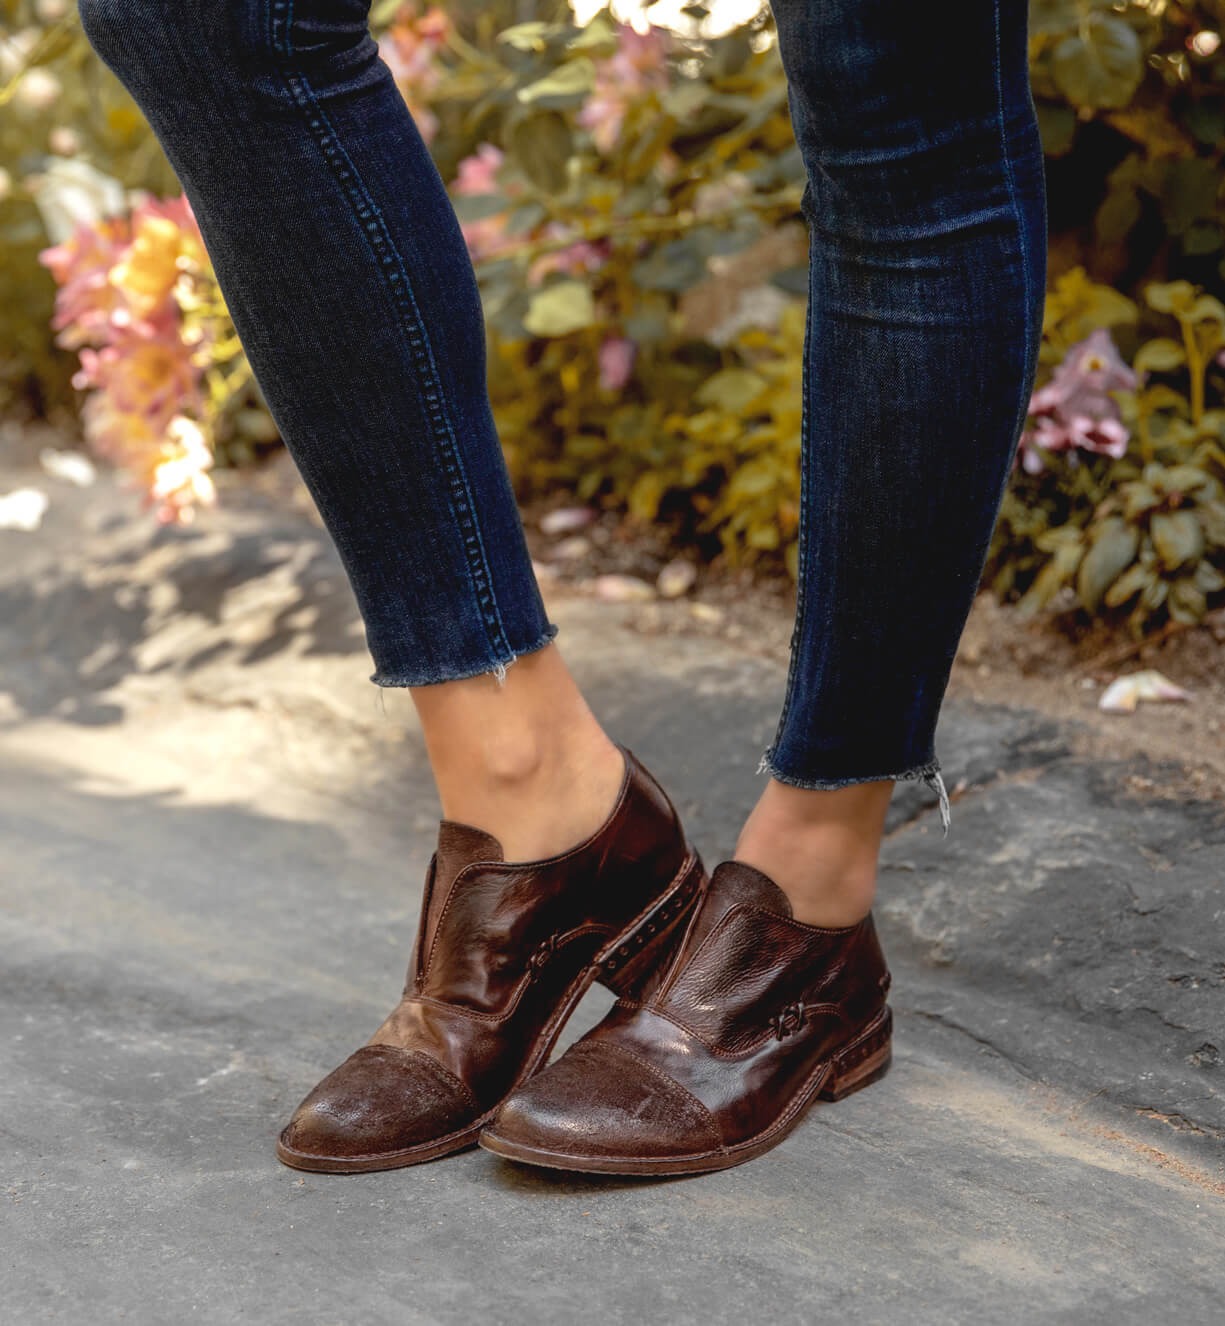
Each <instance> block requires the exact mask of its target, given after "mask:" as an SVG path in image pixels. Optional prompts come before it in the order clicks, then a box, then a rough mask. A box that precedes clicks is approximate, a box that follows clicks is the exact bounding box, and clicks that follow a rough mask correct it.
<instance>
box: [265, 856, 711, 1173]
mask: <svg viewBox="0 0 1225 1326" xmlns="http://www.w3.org/2000/svg"><path fill="white" fill-rule="evenodd" d="M707 882H708V879H707V875H706V869H705V867H704V866H703V864H702V858H701V857H700V856H699V855H698V853H697V852H696V851H695V850H694V849H693V848H692V847H690V848H689V849H688V852H687V854H686V856H685V860H684V862H683V863H682V864H681V868H680V870H679V871H678V872H677V873H676V874H675V875H674V876H673V878H672V882H671V883H670V884H669V885H668V888H667V890H666V891H665V892H664V893H663V894H662V895H661V896H660V897H659V898H658V899H657V900H656V901H655V902H654V903H652V904H651V906H650V907H648V908H647V909H646V910H645V911H644V912H641V913H640V914H639V915H638V916H636V917H635V918H634V920H633V921H632V922H631V923H630V924H629V925H628V926H627V927H626V928H625V930H623V931H622V932H621V934H619V935H618V936H617V937H616V939H614V940H612V941H611V942H609V943H608V944H606V945H605V946H604V948H602V949H601V950H600V952H599V953H598V954H597V955H596V957H595V958H594V959H593V960H592V962H591V964H590V966H588V967H585V968H584V969H583V971H582V973H581V974H580V975H579V976H578V978H577V979H576V980H575V981H574V983H573V984H572V985H571V986H570V988H569V990H568V991H567V992H566V994H565V995H564V996H563V998H562V999H561V1001H560V1003H559V1004H558V1006H557V1008H556V1009H555V1010H554V1012H553V1016H552V1017H551V1018H550V1019H549V1021H548V1022H547V1023H546V1024H545V1026H544V1030H543V1031H542V1032H541V1033H540V1035H539V1036H538V1037H537V1039H536V1043H535V1045H534V1046H533V1048H532V1052H531V1054H530V1055H529V1056H528V1059H527V1061H526V1063H525V1064H524V1066H523V1068H522V1069H521V1070H520V1072H519V1076H518V1077H517V1078H516V1079H515V1081H514V1083H513V1084H512V1085H511V1087H510V1089H509V1090H508V1091H507V1092H506V1095H505V1096H503V1097H502V1099H501V1100H499V1101H498V1102H497V1104H495V1105H493V1106H492V1107H491V1108H490V1109H488V1110H487V1111H486V1112H485V1113H484V1114H482V1115H481V1116H480V1118H479V1119H475V1120H474V1121H473V1122H472V1123H470V1124H466V1125H465V1126H464V1127H463V1128H461V1129H460V1130H458V1131H457V1132H454V1133H448V1134H447V1135H446V1136H445V1137H437V1138H434V1140H433V1141H430V1142H422V1143H419V1144H418V1145H417V1146H412V1147H406V1148H404V1149H403V1150H400V1151H387V1152H382V1153H380V1154H376V1155H369V1156H344V1157H337V1156H312V1155H309V1154H307V1153H305V1152H302V1151H295V1150H294V1149H293V1148H292V1147H290V1146H286V1144H285V1142H284V1141H283V1140H282V1138H281V1137H278V1138H277V1141H276V1154H277V1159H278V1160H280V1162H281V1163H282V1164H283V1165H288V1166H289V1168H290V1169H298V1170H306V1171H307V1172H308V1173H312V1174H368V1173H370V1172H372V1171H374V1170H381V1169H402V1168H404V1167H405V1166H406V1165H420V1164H423V1163H424V1162H425V1161H428V1160H438V1159H439V1158H440V1157H442V1156H449V1155H453V1154H454V1153H455V1152H457V1151H466V1150H468V1149H469V1148H470V1147H474V1146H476V1145H477V1141H478V1138H479V1134H480V1132H481V1129H482V1128H484V1127H485V1125H486V1124H487V1123H488V1122H489V1121H490V1120H491V1119H492V1118H493V1116H494V1115H495V1114H496V1113H497V1112H498V1110H499V1109H500V1108H501V1106H502V1102H503V1101H504V1100H506V1098H507V1096H509V1095H510V1094H511V1093H512V1092H514V1091H517V1090H518V1089H519V1087H521V1086H522V1085H523V1083H524V1082H526V1081H527V1080H528V1078H530V1077H532V1076H533V1075H534V1074H535V1073H537V1072H538V1071H539V1070H540V1069H541V1068H542V1067H543V1066H544V1064H545V1063H546V1062H547V1061H548V1057H549V1054H550V1052H551V1051H552V1049H553V1046H554V1044H555V1043H556V1041H557V1037H558V1036H559V1035H560V1034H561V1029H562V1027H563V1026H564V1025H565V1023H566V1021H567V1019H568V1018H569V1017H570V1014H571V1013H572V1012H573V1011H574V1008H575V1005H576V1004H577V1003H578V1001H579V1000H580V999H581V998H582V997H583V995H585V994H586V993H587V991H588V989H590V987H591V986H592V984H593V983H594V982H596V981H597V980H598V981H599V982H600V984H601V985H604V986H607V987H608V989H610V990H611V991H612V992H613V993H614V994H616V995H618V996H621V995H628V994H630V993H632V991H633V988H634V985H635V983H636V982H637V981H638V980H639V979H640V978H641V977H642V976H644V975H645V974H646V973H647V972H649V971H650V969H651V967H652V966H653V965H654V962H655V958H656V955H657V953H658V951H659V949H660V948H661V947H662V946H663V945H664V943H665V941H666V940H668V939H669V938H670V937H671V936H672V935H673V934H675V933H676V931H677V928H678V927H679V926H680V925H681V923H682V922H683V920H684V919H685V918H686V917H688V916H689V915H691V914H692V911H693V909H694V907H696V905H697V903H698V900H699V899H700V898H701V895H702V890H703V889H704V888H705V887H706V884H707Z"/></svg>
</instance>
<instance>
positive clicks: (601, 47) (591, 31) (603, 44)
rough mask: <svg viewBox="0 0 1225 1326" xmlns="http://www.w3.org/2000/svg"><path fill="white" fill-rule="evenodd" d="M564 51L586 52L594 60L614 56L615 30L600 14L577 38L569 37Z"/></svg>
mask: <svg viewBox="0 0 1225 1326" xmlns="http://www.w3.org/2000/svg"><path fill="white" fill-rule="evenodd" d="M566 50H568V51H586V53H587V54H588V55H591V56H593V57H595V58H596V59H601V58H603V57H605V56H609V55H614V54H616V50H617V32H616V29H615V28H614V27H613V25H612V24H611V23H610V22H609V21H608V19H607V18H606V17H605V15H604V13H603V12H601V13H599V14H597V15H596V16H595V17H594V18H593V19H592V20H591V22H590V23H588V24H587V26H586V27H585V28H583V29H582V30H581V31H580V32H579V33H578V35H577V36H575V37H571V39H570V40H569V41H568V42H567V43H566Z"/></svg>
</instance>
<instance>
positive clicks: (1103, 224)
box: [1069, 112, 1142, 244]
mask: <svg viewBox="0 0 1225 1326" xmlns="http://www.w3.org/2000/svg"><path fill="white" fill-rule="evenodd" d="M1069 114H1071V112H1069ZM1141 210H1142V209H1141V207H1140V195H1139V193H1138V192H1137V191H1136V190H1135V189H1134V188H1130V187H1128V186H1125V185H1123V186H1119V187H1117V188H1112V189H1110V190H1108V191H1107V194H1106V197H1105V198H1104V199H1103V200H1102V205H1101V206H1100V207H1099V208H1098V209H1097V212H1096V214H1095V215H1094V217H1093V231H1094V234H1095V235H1096V236H1097V239H1098V242H1099V243H1101V244H1119V243H1121V242H1122V241H1123V240H1125V239H1126V238H1127V236H1128V235H1130V234H1131V232H1132V230H1133V229H1134V228H1135V225H1136V222H1137V221H1139V220H1140V216H1141Z"/></svg>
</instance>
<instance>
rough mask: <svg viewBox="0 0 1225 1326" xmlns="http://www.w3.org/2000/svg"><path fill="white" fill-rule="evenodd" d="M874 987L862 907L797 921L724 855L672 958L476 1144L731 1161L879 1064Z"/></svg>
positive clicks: (638, 1169) (602, 1164) (686, 1165)
mask: <svg viewBox="0 0 1225 1326" xmlns="http://www.w3.org/2000/svg"><path fill="white" fill-rule="evenodd" d="M888 989H889V973H888V970H887V968H886V966H885V960H884V956H883V954H882V953H881V949H880V944H879V942H878V940H877V937H876V931H875V927H874V925H873V921H872V918H871V915H868V916H866V917H864V918H863V919H862V920H860V921H859V922H857V923H856V924H855V925H852V926H849V927H845V928H838V929H822V928H819V927H815V926H808V925H802V924H800V923H798V922H797V921H795V919H794V918H793V917H792V914H791V907H790V904H789V903H788V901H787V897H786V895H785V894H784V893H783V892H782V890H781V889H779V888H778V887H777V885H775V884H774V882H773V881H772V880H771V879H769V878H768V877H767V876H766V875H763V874H762V873H761V872H760V871H759V870H756V869H754V868H753V867H752V866H749V865H745V864H744V863H742V862H739V861H724V862H722V863H721V864H720V865H719V866H717V867H716V869H715V870H714V872H713V873H712V875H711V879H710V885H709V888H708V889H707V891H706V892H705V894H704V895H703V898H702V901H701V902H700V904H699V906H698V907H697V909H696V910H695V913H694V915H693V917H692V919H691V920H690V921H689V923H688V925H687V927H686V933H685V935H684V938H683V940H682V941H681V942H680V943H679V944H678V945H677V947H676V951H675V953H674V956H673V957H672V958H671V959H670V960H669V961H667V962H666V963H665V964H663V965H662V966H661V967H660V968H659V970H658V971H657V972H656V973H655V974H654V976H653V977H652V978H651V981H650V982H649V983H648V984H647V986H646V987H645V988H644V989H643V990H642V992H641V993H640V994H639V996H638V998H637V999H635V1000H626V999H620V1000H618V1002H617V1003H616V1004H615V1005H614V1007H613V1008H612V1010H611V1011H610V1012H609V1013H608V1014H607V1016H606V1017H605V1018H604V1019H603V1021H602V1022H600V1023H599V1024H598V1025H597V1026H596V1027H595V1028H594V1029H593V1030H592V1031H590V1032H588V1033H587V1035H586V1036H584V1037H582V1039H580V1040H578V1041H576V1042H575V1043H574V1044H573V1045H572V1046H570V1048H569V1049H567V1051H566V1052H565V1054H563V1055H562V1056H561V1057H560V1058H559V1059H557V1060H555V1061H554V1062H553V1063H551V1064H550V1065H549V1066H548V1067H547V1068H545V1069H544V1070H543V1071H542V1072H540V1073H538V1074H537V1075H536V1076H535V1077H534V1078H532V1079H531V1080H530V1081H529V1082H527V1083H526V1084H525V1085H524V1086H522V1087H520V1088H519V1089H518V1090H517V1091H515V1092H513V1093H512V1094H511V1095H510V1097H509V1098H508V1099H507V1100H506V1102H505V1103H504V1104H503V1105H502V1106H501V1108H500V1109H499V1110H498V1111H497V1113H496V1114H495V1115H494V1117H493V1118H492V1120H491V1121H490V1122H489V1124H488V1125H487V1126H486V1127H485V1129H484V1130H483V1131H482V1133H481V1136H480V1142H481V1145H482V1146H483V1147H485V1148H486V1149H487V1150H489V1151H493V1152H495V1153H496V1154H498V1155H501V1156H504V1157H506V1158H508V1159H510V1160H517V1161H522V1162H525V1163H528V1164H534V1165H543V1166H546V1167H549V1168H555V1169H566V1170H580V1171H586V1172H590V1173H606V1174H654V1175H664V1174H690V1173H699V1172H702V1171H706V1170H718V1169H727V1168H729V1167H731V1166H733V1165H739V1164H742V1163H743V1162H744V1161H747V1160H752V1159H753V1158H754V1157H756V1156H759V1155H761V1154H762V1153H763V1152H765V1151H768V1150H769V1149H770V1148H771V1147H773V1146H775V1145H777V1144H778V1143H779V1142H781V1141H782V1140H783V1138H784V1137H786V1136H787V1134H788V1133H789V1132H790V1131H791V1130H792V1129H793V1128H794V1127H795V1126H796V1124H797V1123H798V1122H799V1120H800V1118H801V1116H802V1114H803V1111H804V1109H805V1108H806V1107H807V1106H808V1105H809V1104H810V1103H811V1102H812V1101H814V1100H816V1099H824V1100H838V1099H840V1098H841V1097H843V1096H846V1095H848V1094H850V1093H851V1092H852V1091H857V1090H858V1089H859V1088H860V1087H863V1086H867V1085H868V1083H869V1082H872V1081H874V1080H875V1079H876V1078H878V1077H879V1076H881V1075H882V1074H883V1073H884V1071H885V1070H886V1068H887V1067H888V1064H889V1059H890V1046H891V1036H892V1018H891V1014H890V1011H889V1006H888V1004H887V1003H886V1002H885V997H886V994H887V992H888Z"/></svg>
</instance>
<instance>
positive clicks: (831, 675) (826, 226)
mask: <svg viewBox="0 0 1225 1326" xmlns="http://www.w3.org/2000/svg"><path fill="white" fill-rule="evenodd" d="M79 3H80V12H81V17H82V21H83V24H84V27H85V31H86V33H87V34H88V36H89V39H90V41H91V43H92V44H93V46H94V47H95V49H96V50H97V51H98V53H99V55H100V56H101V57H102V59H103V60H104V61H105V62H106V63H107V64H108V65H109V66H110V67H111V68H112V69H113V70H114V71H115V72H116V73H117V74H118V76H119V77H120V78H121V79H122V81H123V82H124V84H125V85H126V86H127V87H128V89H129V90H130V91H131V93H132V95H133V97H134V98H135V99H136V101H137V102H138V104H139V105H140V106H141V108H142V109H143V110H144V112H145V114H146V115H147V116H148V118H149V121H150V123H151V124H152V126H153V129H154V132H155V133H156V134H157V136H158V138H159V140H160V141H161V143H162V146H163V148H164V149H165V151H166V154H167V156H168V157H169V159H170V162H171V164H172V166H173V167H174V169H175V171H176V173H177V174H178V176H179V179H180V180H181V182H182V184H183V188H184V191H185V192H186V193H187V196H188V197H189V199H190V200H191V203H192V206H193V208H194V210H195V212H196V216H197V218H198V220H199V223H200V228H201V231H202V232H203V235H204V239H205V243H206V245H207V247H208V250H209V253H210V255H211V257H212V259H213V263H214V266H215V269H216V272H217V277H218V280H219V282H220V284H221V288H222V292H223V294H224V295H225V298H226V300H227V302H228V304H229V307H230V311H231V313H232V314H233V317H234V322H235V325H236V327H237V330H238V333H239V335H240V337H241V339H242V342H243V345H244V347H245V348H246V351H247V354H248V357H249V358H250V361H251V364H252V367H253V368H254V370H255V374H256V377H257V379H258V381H259V383H260V386H261V388H262V390H263V392H264V394H265V396H266V398H267V400H268V404H269V407H270V408H271V410H272V413H273V416H274V418H275V419H276V422H277V424H278V426H279V428H280V429H281V432H282V435H283V436H284V438H285V441H286V444H287V445H288V447H289V449H290V451H291V453H292V455H293V457H294V460H295V462H296V464H297V465H298V467H299V469H300V471H301V473H302V475H303V478H304V479H305V481H306V483H307V485H308V487H309V488H310V491H311V493H312V495H313V497H314V499H315V501H316V502H317V504H318V506H319V510H320V512H321V514H322V516H323V518H324V520H325V522H326V524H327V527H328V529H329V531H330V533H331V534H332V536H333V538H334V539H335V541H336V544H337V547H338V548H339V550H340V554H341V556H342V558H343V559H344V563H345V567H346V570H347V572H348V575H349V578H350V580H351V582H352V585H353V589H354V591H355V593H356V596H357V600H358V604H359V607H360V609H361V612H362V615H363V617H364V619H365V623H366V630H367V639H368V642H369V646H370V650H371V653H372V655H373V658H374V662H375V667H376V672H375V674H374V677H373V679H372V680H374V681H375V682H377V683H379V684H381V685H385V686H411V685H422V684H429V683H434V682H439V681H443V680H447V679H453V678H459V677H465V676H471V675H475V674H478V673H481V672H487V671H494V672H495V673H497V674H498V675H504V672H505V667H506V665H507V664H508V663H510V662H511V661H512V660H513V659H514V658H515V657H516V656H517V655H519V654H521V653H525V652H528V651H531V650H533V649H538V648H540V647H542V646H543V645H545V644H546V643H547V642H548V641H549V640H551V639H552V638H553V637H554V636H555V635H556V632H557V627H556V626H555V625H553V624H552V623H550V622H549V620H548V618H547V616H546V614H545V610H544V606H543V604H542V602H541V598H540V593H539V590H538V587H537V584H536V581H535V577H534V576H533V573H532V568H531V563H530V560H529V557H528V553H527V548H526V544H525V541H524V536H523V529H522V525H521V522H520V518H519V515H518V511H517V509H516V506H515V502H514V498H513V494H512V491H511V487H510V483H509V481H508V476H507V473H506V468H505V464H504V460H503V456H502V452H501V448H500V446H499V443H498V439H497V436H496V433H495V430H494V425H493V420H492V417H491V414H490V409H489V402H488V397H487V394H486V387H485V339H484V327H483V321H482V317H481V308H480V300H479V295H478V291H477V287H476V283H475V279H474V276H473V272H472V267H471V264H470V261H469V258H468V254H467V251H466V248H465V246H464V242H463V238H462V236H461V234H460V231H459V227H458V225H457V223H456V219H455V216H454V213H453V211H452V208H451V206H450V203H449V200H448V198H447V195H446V192H445V190H444V187H443V184H442V182H441V180H440V178H439V176H438V172H437V170H436V169H435V167H434V164H433V162H432V160H431V158H430V156H429V153H428V151H427V150H426V148H425V145H424V144H423V142H422V140H421V138H420V136H419V134H418V133H417V130H416V127H415V126H414V124H413V121H412V118H411V116H410V115H409V112H408V111H407V109H406V108H405V106H404V103H403V101H402V99H401V97H400V95H399V93H398V91H397V90H396V88H395V85H394V83H393V81H392V79H391V76H390V73H389V71H388V70H387V68H386V66H385V65H384V64H383V63H382V62H381V61H380V60H379V58H378V52H377V48H376V46H375V44H374V42H373V41H372V40H371V38H370V36H369V33H368V31H367V27H366V22H367V14H368V10H369V3H368V0H225V2H223V0H79ZM773 9H774V14H775V18H776V20H777V24H778V31H779V43H780V49H781V53H782V58H783V63H784V66H785V69H786V72H787V76H788V86H789V94H790V105H791V113H792V120H793V124H794V128H795V133H796V138H797V141H798V143H799V146H800V150H801V153H802V155H803V160H804V163H805V166H806V169H807V173H808V187H807V188H806V190H805V192H804V200H803V211H804V214H805V216H806V218H807V220H808V222H809V225H810V229H811V238H812V245H811V264H810V298H809V303H808V336H807V340H806V347H805V373H804V438H803V444H804V445H803V472H802V504H801V505H802V512H801V529H800V582H799V593H798V604H797V613H796V621H795V631H794V636H793V639H792V648H791V663H790V669H789V672H788V678H787V686H786V694H785V699H784V704H783V709H782V714H781V716H780V720H779V726H778V731H777V734H776V736H775V739H774V741H773V743H772V744H771V746H770V747H769V749H768V750H767V751H766V752H765V754H764V755H763V757H762V762H761V766H760V768H761V769H762V770H768V771H769V772H770V773H772V774H773V775H774V776H775V777H776V778H778V779H779V780H781V781H783V782H786V783H792V784H795V785H797V786H801V787H838V786H843V785H845V784H847V783H853V782H862V781H869V780H875V779H882V778H926V779H927V780H928V781H929V782H931V783H932V784H933V785H934V786H936V787H937V789H938V790H939V791H940V793H941V809H942V811H944V812H945V813H946V815H947V802H946V800H945V798H944V795H943V784H942V783H941V782H940V779H939V763H938V761H937V759H936V756H935V751H934V744H933V743H934V732H935V725H936V718H937V714H938V711H939V708H940V703H941V700H942V698H943V695H944V691H945V687H946V685H947V682H948V677H949V672H950V668H951V665H952V659H953V655H954V653H955V650H956V647H957V642H958V638H959V636H960V634H961V631H962V629H963V627H964V625H965V619H966V616H967V614H968V611H969V608H970V604H971V601H972V599H973V596H974V592H975V588H976V586H977V583H978V578H979V574H980V572H981V569H982V566H983V563H984V560H985V557H986V552H987V546H988V541H989V538H990V534H991V530H992V527H993V524H994V521H995V518H996V515H997V512H998V507H999V503H1000V500H1001V498H1002V495H1003V489H1004V485H1005V483H1006V480H1007V475H1008V472H1009V469H1010V465H1011V461H1012V457H1013V453H1014V450H1015V448H1016V445H1017V442H1018V439H1019V437H1020V432H1021V427H1022V425H1023V423H1024V417H1025V407H1026V403H1027V401H1028V398H1029V392H1030V389H1031V387H1032V384H1033V378H1034V374H1035V371H1036V367H1037V349H1038V340H1039V332H1040V328H1041V322H1042V302H1043V291H1044V287H1045V263H1046V197H1045V191H1044V182H1043V173H1042V172H1043V165H1042V152H1041V145H1040V142H1039V138H1038V130H1037V119H1036V115H1035V110H1034V105H1033V100H1032V97H1031V93H1030V88H1029V75H1028V64H1027V52H1026V45H1027V32H1026V22H1027V0H945V3H943V4H942V5H940V6H939V7H938V9H937V10H933V9H932V7H930V6H922V5H915V4H912V3H910V0H773ZM946 824H947V818H946Z"/></svg>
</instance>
